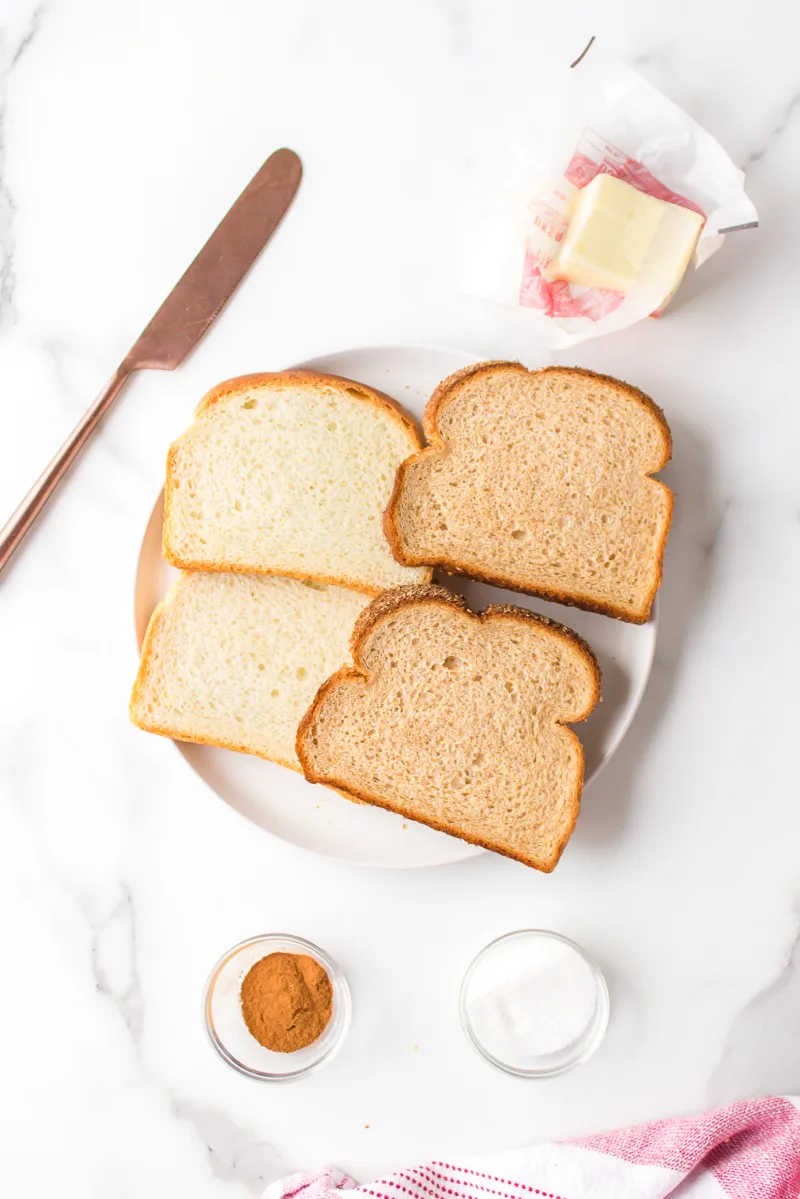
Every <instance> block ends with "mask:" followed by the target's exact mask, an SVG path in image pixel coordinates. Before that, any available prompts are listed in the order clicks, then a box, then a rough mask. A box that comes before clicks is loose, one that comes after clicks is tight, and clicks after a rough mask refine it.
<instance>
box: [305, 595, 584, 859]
mask: <svg viewBox="0 0 800 1199" xmlns="http://www.w3.org/2000/svg"><path fill="white" fill-rule="evenodd" d="M352 653H353V661H354V663H355V669H353V668H352V667H345V668H343V669H341V670H339V671H338V672H337V673H336V674H335V675H334V676H333V677H332V678H330V679H328V681H327V682H326V683H324V684H323V685H322V687H321V688H320V690H319V692H318V693H317V696H316V698H315V700H314V702H313V704H312V705H311V707H310V708H309V710H308V712H307V713H306V715H305V716H304V717H303V719H302V721H301V722H300V728H299V729H298V734H297V756H298V758H299V759H300V762H301V764H302V767H303V772H304V774H305V776H306V778H307V779H309V780H310V781H311V782H314V783H327V784H328V785H329V786H332V787H335V788H336V789H337V790H340V791H342V792H344V793H349V794H350V795H352V796H354V797H356V798H358V799H361V800H364V801H366V802H367V803H371V804H375V805H377V806H378V807H382V808H388V809H389V810H390V811H393V812H399V813H400V814H401V815H403V816H406V817H408V818H410V819H411V820H418V821H420V822H422V823H423V824H428V825H431V827H433V828H436V829H440V830H442V831H443V832H446V833H451V834H452V835H453V836H456V837H460V838H462V839H463V840H465V841H471V842H473V843H474V844H476V845H482V846H484V847H485V848H486V849H491V850H494V851H495V852H496V853H502V854H506V855H507V856H508V857H510V858H517V859H518V860H519V861H520V862H524V863H525V864H526V865H528V866H533V867H535V868H536V869H537V870H545V871H550V870H552V869H553V867H554V866H555V865H556V863H557V862H558V859H559V857H560V856H561V852H562V850H563V848H564V846H565V845H566V843H567V841H568V840H569V837H570V835H571V833H572V830H573V828H574V827H575V821H576V820H577V817H578V810H579V807H580V795H581V788H582V786H583V749H582V747H581V743H580V741H579V740H578V738H577V736H576V735H575V733H574V732H572V730H571V729H568V728H566V727H564V726H565V722H567V721H577V720H585V719H586V717H587V716H588V715H589V713H590V712H591V711H592V709H593V708H594V706H595V704H596V703H597V700H598V698H599V694H600V670H599V667H598V665H597V662H596V660H595V657H594V654H593V653H592V651H591V650H590V649H589V647H588V646H587V645H586V644H585V642H583V641H582V640H581V639H580V638H579V637H578V636H577V635H576V634H575V633H572V632H571V631H570V630H569V629H565V628H564V627H563V626H562V625H558V624H555V623H554V622H552V621H548V620H546V619H545V618H544V617H542V616H535V615H534V614H533V613H531V612H526V611H523V609H521V608H515V607H510V606H509V607H497V608H487V610H486V611H485V612H484V613H483V614H482V615H480V616H476V615H474V614H473V613H472V612H470V611H469V609H468V608H467V606H466V604H465V603H464V601H463V600H462V599H461V598H460V597H459V596H454V595H452V594H451V593H450V592H449V591H445V590H444V588H441V587H437V586H434V585H432V584H429V585H427V586H425V585H423V586H417V587H401V588H395V589H394V590H392V591H387V592H384V594H383V595H381V596H379V597H378V599H376V600H373V601H372V603H371V604H370V606H369V607H368V608H367V609H366V610H365V611H364V612H363V613H362V615H361V616H360V617H359V619H358V621H357V623H356V626H355V629H354V631H353V638H352Z"/></svg>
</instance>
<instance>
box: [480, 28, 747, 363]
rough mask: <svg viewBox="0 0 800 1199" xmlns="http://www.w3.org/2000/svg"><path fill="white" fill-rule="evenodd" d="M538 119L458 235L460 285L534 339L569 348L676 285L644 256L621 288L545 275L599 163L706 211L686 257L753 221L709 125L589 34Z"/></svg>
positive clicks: (632, 318)
mask: <svg viewBox="0 0 800 1199" xmlns="http://www.w3.org/2000/svg"><path fill="white" fill-rule="evenodd" d="M547 118H548V124H547V127H546V128H544V129H542V130H541V131H539V133H538V136H534V135H532V136H531V137H530V140H528V141H526V142H525V143H524V144H519V145H515V146H512V147H509V154H508V162H507V163H506V164H505V165H504V168H503V171H502V175H501V177H500V178H499V179H498V181H497V182H496V184H495V185H493V186H492V187H491V188H490V189H488V191H485V193H484V195H483V198H482V203H481V205H480V212H479V215H478V217H477V219H476V220H475V222H474V228H472V229H470V230H469V231H468V233H467V237H466V247H465V249H466V252H465V255H464V261H465V271H464V278H463V290H464V291H465V292H466V293H467V294H469V295H472V296H476V297H479V298H482V299H486V300H491V301H494V302H496V303H500V304H503V305H506V306H507V307H509V308H512V309H514V310H515V311H516V313H517V314H518V315H519V316H520V318H521V319H523V320H524V321H525V323H526V325H527V326H528V327H529V328H530V330H531V332H532V334H533V335H534V337H535V339H536V341H537V343H538V344H539V345H541V346H543V347H545V348H549V349H566V348H568V347H569V346H574V345H577V344H578V343H579V342H581V341H586V340H587V339H589V338H592V337H600V336H601V335H602V334H605V333H613V332H616V331H617V330H620V329H626V328H628V326H629V325H633V324H635V323H636V322H637V321H640V320H644V319H645V318H646V317H649V316H658V315H660V314H661V313H662V312H663V311H664V309H665V308H666V306H667V304H668V303H669V301H670V299H671V297H672V293H673V291H674V287H673V286H672V284H671V282H670V281H669V279H668V276H669V272H665V271H664V270H663V269H659V268H658V266H657V264H656V263H655V262H652V261H649V260H646V261H645V265H644V268H643V269H642V271H641V273H640V274H639V276H638V278H637V280H636V282H635V284H634V285H633V287H632V288H631V290H629V291H628V292H624V293H623V292H618V291H610V290H605V289H603V288H599V287H579V286H577V285H575V284H571V283H567V282H565V281H564V280H555V279H550V278H548V266H549V264H550V263H551V262H552V260H553V258H554V256H555V254H556V252H557V250H558V247H559V245H560V244H561V242H562V240H563V238H564V235H565V233H566V230H567V226H568V223H569V217H570V209H571V207H572V203H573V199H574V197H575V195H576V194H577V192H578V191H579V190H580V189H581V188H583V187H585V186H586V185H587V184H588V183H590V182H591V181H592V179H594V177H595V176H596V175H598V174H600V173H602V172H605V173H607V174H610V175H614V176H616V177H617V178H619V179H622V180H623V181H624V182H626V183H629V184H631V185H632V186H633V187H635V188H637V189H638V190H639V191H642V192H646V193H647V194H648V195H651V196H655V197H656V198H657V199H660V200H665V201H667V202H669V203H671V204H677V205H679V206H681V207H684V208H688V209H692V210H693V211H695V212H697V213H699V214H700V215H701V216H702V217H703V218H704V224H703V227H702V230H701V232H700V237H699V240H698V242H697V245H696V247H695V252H694V257H693V262H694V265H695V266H696V267H697V266H700V265H702V263H704V262H706V261H707V259H708V258H710V257H711V255H712V254H714V253H715V252H716V251H717V250H718V249H719V248H720V247H721V246H722V244H723V242H724V240H725V234H726V233H730V232H733V231H734V230H737V229H747V228H752V227H754V226H755V225H757V224H758V214H757V213H756V210H755V208H754V206H753V204H752V203H751V202H750V200H749V199H748V197H747V194H746V192H745V179H744V172H743V171H741V170H739V168H738V167H736V166H735V165H734V163H733V162H732V161H731V159H730V158H729V157H728V155H727V154H726V153H725V151H724V150H723V149H722V147H721V146H720V144H719V142H717V141H716V140H715V139H714V138H713V137H712V136H711V135H710V134H709V133H707V132H706V130H705V129H703V128H702V127H701V126H700V125H698V124H697V122H696V121H694V120H693V119H692V118H691V117H690V116H689V115H688V114H687V113H685V112H683V111H682V109H680V108H679V107H678V106H677V105H676V104H673V102H672V101H671V100H669V99H667V97H666V96H664V95H662V93H661V92H659V91H658V90H657V88H655V87H653V86H652V84H650V83H648V82H647V80H645V79H643V78H642V76H641V75H639V74H638V73H637V72H636V71H634V70H633V69H632V68H631V67H628V66H627V65H625V64H624V63H621V62H619V61H618V60H616V59H614V58H612V57H610V56H608V55H607V54H605V53H604V52H603V51H602V50H601V49H599V48H598V47H597V46H596V45H594V44H590V47H589V50H588V52H587V53H585V55H584V56H582V58H581V59H580V60H579V61H578V63H577V64H575V65H574V66H573V67H572V68H571V69H570V71H569V74H568V76H567V79H566V81H565V83H564V86H563V90H562V92H561V94H560V95H556V96H553V97H552V104H549V105H548V112H547Z"/></svg>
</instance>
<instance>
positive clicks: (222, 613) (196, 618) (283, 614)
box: [130, 572, 367, 770]
mask: <svg viewBox="0 0 800 1199" xmlns="http://www.w3.org/2000/svg"><path fill="white" fill-rule="evenodd" d="M365 603H367V599H366V596H364V595H363V594H361V593H359V592H354V591H347V590H345V589H344V588H342V587H330V586H327V585H326V584H324V583H304V582H301V581H299V580H297V579H282V578H277V577H276V578H260V577H258V576H256V575H237V574H222V573H215V574H206V573H203V572H192V573H187V574H183V575H181V576H180V578H179V579H178V580H177V581H176V582H175V583H174V584H173V587H172V589H171V590H170V592H169V594H168V595H167V598H166V599H165V600H163V601H162V603H160V604H159V605H158V607H157V608H156V610H155V612H154V613H153V616H152V618H151V620H150V624H149V626H148V629H147V633H146V635H145V639H144V645H143V646H142V660H141V665H140V667H139V673H138V676H137V679H136V682H135V684H134V688H133V694H132V696H131V704H130V714H131V719H132V721H133V723H134V724H136V725H138V726H139V728H141V729H145V730H146V731H147V732H151V733H160V734H161V735H162V736H164V737H173V738H175V739H176V740H178V741H197V742H201V743H203V744H207V745H221V746H224V747H225V748H227V749H236V750H240V751H241V752H242V753H248V754H257V755H258V756H259V757H262V758H269V759H270V760H271V761H273V762H279V763H280V764H281V765H282V766H289V767H291V768H292V769H293V770H299V769H300V765H299V763H298V761H297V756H296V754H295V737H296V735H297V726H298V724H299V721H300V718H301V716H302V715H303V713H304V712H305V711H306V709H307V708H308V705H309V704H310V703H311V701H312V699H313V698H314V695H315V693H316V691H317V688H318V687H319V685H320V684H321V683H322V682H323V681H324V680H325V679H326V678H327V677H328V675H329V674H330V673H331V672H332V671H334V670H336V669H337V668H338V667H340V666H341V665H342V663H343V662H349V661H350V646H349V643H350V635H351V633H352V630H353V625H354V623H355V620H356V617H357V616H358V615H359V613H360V612H361V611H362V610H363V608H364V605H365Z"/></svg>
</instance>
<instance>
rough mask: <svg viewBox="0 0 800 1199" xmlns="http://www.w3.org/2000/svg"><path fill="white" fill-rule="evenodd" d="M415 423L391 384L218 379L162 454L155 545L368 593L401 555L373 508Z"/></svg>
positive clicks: (321, 378) (230, 566)
mask: <svg viewBox="0 0 800 1199" xmlns="http://www.w3.org/2000/svg"><path fill="white" fill-rule="evenodd" d="M421 445H422V440H421V437H420V434H419V431H418V429H417V427H416V425H415V424H414V422H413V421H412V419H411V418H410V417H409V416H407V415H406V414H405V413H404V412H403V411H402V409H401V408H400V407H399V405H397V404H395V402H394V401H393V400H391V399H390V398H389V397H388V396H384V395H382V394H381V393H380V392H378V391H374V390H373V389H372V388H370V387H366V386H365V385H364V384H362V383H354V382H353V381H352V380H350V379H339V378H336V377H334V376H332V375H320V374H316V373H314V372H313V371H284V372H282V373H279V374H269V375H245V376H243V377H242V378H239V379H231V380H230V381H229V382H227V383H221V384H220V385H219V387H215V388H214V390H213V391H210V392H209V393H208V395H207V396H205V398H204V399H203V400H202V401H201V403H200V405H199V407H198V409H197V412H196V414H195V420H194V423H193V424H192V425H191V426H190V427H189V429H188V430H187V431H186V432H185V433H184V434H183V435H182V436H181V437H179V438H178V440H177V441H176V442H175V443H174V444H173V445H172V446H171V448H170V451H169V455H168V457H167V483H166V490H165V501H164V504H165V507H164V556H165V557H166V558H167V560H168V561H169V562H171V563H172V564H173V565H174V566H179V567H182V568H184V569H187V570H224V571H242V572H245V573H252V574H265V575H273V574H276V575H282V576H284V577H286V576H291V577H294V578H314V579H318V580H319V581H321V582H328V583H336V584H339V585H340V586H346V587H352V588H355V589H356V590H360V591H364V592H366V593H367V594H369V595H376V594H377V593H378V592H379V591H381V590H382V589H383V588H384V587H392V586H396V585H398V584H402V583H412V582H419V581H420V580H425V579H428V578H430V574H431V571H430V569H429V568H428V567H425V566H422V567H419V566H417V567H412V568H409V567H406V566H401V565H400V564H399V563H398V562H397V561H396V559H395V558H394V557H393V555H392V552H391V549H390V547H389V544H388V542H387V540H386V536H385V534H384V531H383V528H382V516H383V511H384V509H385V507H386V504H387V502H388V500H389V496H390V494H391V491H392V486H393V484H394V478H395V473H396V470H397V467H398V466H399V464H400V463H401V462H402V461H403V459H404V458H407V457H408V455H409V454H412V453H414V452H415V451H417V450H419V448H420V447H421Z"/></svg>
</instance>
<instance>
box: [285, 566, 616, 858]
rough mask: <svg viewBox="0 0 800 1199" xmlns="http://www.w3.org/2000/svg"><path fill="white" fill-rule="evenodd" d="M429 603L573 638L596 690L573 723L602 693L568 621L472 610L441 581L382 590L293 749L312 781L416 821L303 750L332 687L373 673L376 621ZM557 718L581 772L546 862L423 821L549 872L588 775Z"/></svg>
mask: <svg viewBox="0 0 800 1199" xmlns="http://www.w3.org/2000/svg"><path fill="white" fill-rule="evenodd" d="M428 604H436V605H440V606H441V607H444V608H456V609H457V610H458V611H460V612H463V613H464V614H465V615H467V616H469V617H470V618H471V619H473V620H478V621H480V622H481V623H484V624H485V623H486V622H487V621H489V620H497V619H501V620H502V619H513V620H524V621H529V622H530V623H532V624H537V625H540V626H544V627H545V628H547V629H549V630H550V631H551V632H552V634H553V635H554V636H555V637H558V638H561V639H564V640H567V641H569V642H570V644H571V645H572V646H573V647H574V648H576V649H578V650H579V651H580V652H581V653H582V654H583V655H584V656H585V657H586V659H587V662H588V664H589V666H590V669H591V672H592V680H593V689H592V695H591V697H590V702H589V703H587V705H586V708H585V710H584V711H583V712H582V713H581V714H579V715H578V716H577V717H576V718H575V720H574V721H570V723H577V722H579V721H582V720H586V719H587V717H588V716H589V715H590V713H591V712H592V711H593V709H594V707H595V705H596V704H597V701H598V700H599V698H600V687H601V682H602V675H601V671H600V666H599V663H598V661H597V658H596V657H595V655H594V653H593V651H592V649H591V647H590V646H589V645H588V644H587V643H586V642H585V641H584V640H583V638H582V637H579V636H578V634H577V633H575V632H573V630H572V629H569V628H567V627H566V626H565V625H562V624H559V623H558V621H555V620H550V619H548V617H546V616H540V615H538V613H535V612H528V611H526V610H525V609H524V608H517V607H516V606H515V605H513V604H502V605H495V606H492V607H489V608H487V609H486V610H485V611H484V612H480V613H477V612H472V611H471V610H470V608H468V606H467V603H466V601H465V600H464V599H463V597H462V596H460V595H454V594H453V593H452V592H450V591H447V590H446V588H444V587H439V586H438V585H437V584H426V583H421V584H417V585H414V586H409V587H394V588H391V589H390V590H388V591H384V592H383V594H382V595H380V596H379V597H378V599H376V600H373V602H372V603H371V604H370V605H369V607H367V608H365V610H364V611H363V612H362V613H361V615H360V616H359V617H358V619H357V621H356V624H355V627H354V629H353V635H352V640H351V651H352V655H353V663H354V665H353V666H344V667H342V668H341V669H340V670H337V672H336V673H335V674H333V675H331V677H330V678H329V679H327V680H326V681H325V682H324V683H323V684H322V686H321V687H320V688H319V690H318V691H317V694H316V696H315V697H314V699H313V701H312V703H311V706H310V708H309V709H308V711H307V712H306V714H305V716H304V717H303V718H302V720H301V721H300V724H299V726H298V729H297V740H296V742H295V750H296V753H297V757H298V759H299V761H300V765H301V767H302V770H303V774H304V775H305V777H306V779H307V780H308V781H309V782H310V783H322V784H324V785H326V786H328V787H334V788H335V789H336V790H337V791H339V792H341V793H342V794H343V795H346V796H347V795H349V796H351V797H352V798H353V799H357V800H360V801H361V802H362V803H367V804H372V805H373V806H374V807H378V808H383V809H385V810H386V811H387V812H395V813H396V814H397V815H399V816H403V817H405V818H406V819H407V820H415V821H418V820H419V817H418V816H416V815H415V814H414V813H413V812H412V811H411V810H410V809H408V808H405V807H403V806H397V805H395V804H392V803H389V802H387V801H386V800H385V799H382V798H381V797H380V796H377V795H370V794H368V793H367V792H364V791H360V790H358V789H357V788H354V787H352V786H349V785H348V783H347V782H346V781H344V780H342V779H340V778H337V777H334V776H330V777H329V776H326V775H321V774H316V773H315V772H314V770H313V768H312V767H311V765H310V763H309V760H308V757H307V755H306V753H305V745H304V738H305V734H306V732H307V730H308V729H309V728H310V727H311V725H312V723H313V722H314V720H315V719H316V716H317V713H318V712H319V709H320V708H321V706H322V704H323V702H324V700H325V698H326V697H327V695H328V694H329V692H331V691H333V690H335V688H336V687H338V685H339V684H340V683H343V682H349V681H350V680H352V679H363V680H368V679H369V672H368V671H367V669H366V668H365V667H364V664H363V659H362V656H361V649H362V647H363V645H364V643H365V641H366V640H367V638H368V637H369V635H370V633H371V632H372V630H373V629H374V628H375V627H376V625H377V624H379V623H380V622H381V621H382V620H385V619H386V618H387V617H389V616H391V615H392V613H394V612H396V611H397V610H398V609H399V608H404V607H414V606H416V605H428ZM556 723H557V724H559V725H560V726H561V727H562V728H563V730H564V732H565V733H567V734H569V736H570V737H572V738H573V740H574V742H575V745H576V746H577V749H578V756H579V758H580V763H581V774H580V778H579V780H578V784H577V787H576V789H575V792H574V794H573V795H572V796H571V797H570V799H569V801H568V807H569V822H568V825H567V828H566V831H565V833H564V835H563V836H562V838H561V840H560V841H559V842H558V843H557V845H556V846H555V848H554V851H553V855H552V857H551V858H549V859H548V860H547V861H546V862H544V861H542V859H540V858H533V857H529V856H526V855H523V854H513V853H510V852H509V851H508V849H507V848H504V847H503V846H502V845H499V844H497V843H496V842H492V841H490V840H487V839H483V838H480V837H472V836H465V835H464V834H463V833H462V832H460V831H458V830H456V829H454V828H452V827H450V826H448V825H445V824H443V823H439V822H437V821H435V820H425V821H424V823H425V824H426V825H427V826H428V827H430V828H433V829H435V830H436V831H437V832H441V833H447V834H448V835H449V836H454V837H457V838H458V839H459V840H461V841H466V842H467V843H469V844H471V845H477V846H479V847H480V848H481V849H488V850H490V851H491V852H492V853H498V854H502V855H503V856H504V857H507V858H512V859H513V860H515V861H519V862H522V863H523V865H525V866H531V867H533V869H534V870H540V871H543V872H544V873H545V874H549V873H550V872H551V871H552V870H554V869H555V867H556V866H557V864H558V861H559V859H560V857H561V854H562V853H563V851H564V848H565V846H566V844H567V842H568V841H569V839H570V837H571V836H572V833H573V831H574V829H575V825H576V823H577V820H578V815H579V813H580V801H581V793H582V791H583V778H584V754H583V746H582V745H581V742H580V738H579V737H578V736H577V734H576V733H575V732H574V731H573V730H572V729H571V728H569V727H568V725H567V724H566V723H565V722H563V721H556Z"/></svg>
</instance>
